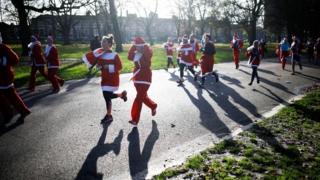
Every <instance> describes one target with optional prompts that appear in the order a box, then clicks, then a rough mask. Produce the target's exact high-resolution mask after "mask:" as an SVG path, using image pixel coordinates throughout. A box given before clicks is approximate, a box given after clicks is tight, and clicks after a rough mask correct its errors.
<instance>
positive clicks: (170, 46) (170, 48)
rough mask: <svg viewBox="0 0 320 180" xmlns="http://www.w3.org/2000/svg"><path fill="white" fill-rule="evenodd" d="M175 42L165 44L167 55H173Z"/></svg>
mask: <svg viewBox="0 0 320 180" xmlns="http://www.w3.org/2000/svg"><path fill="white" fill-rule="evenodd" d="M173 48H174V47H173V43H170V42H167V43H165V44H164V49H165V50H166V54H167V57H172V56H173Z"/></svg>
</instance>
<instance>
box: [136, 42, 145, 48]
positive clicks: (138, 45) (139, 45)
mask: <svg viewBox="0 0 320 180" xmlns="http://www.w3.org/2000/svg"><path fill="white" fill-rule="evenodd" d="M133 45H134V46H137V47H142V46H144V45H146V44H145V43H144V44H133Z"/></svg>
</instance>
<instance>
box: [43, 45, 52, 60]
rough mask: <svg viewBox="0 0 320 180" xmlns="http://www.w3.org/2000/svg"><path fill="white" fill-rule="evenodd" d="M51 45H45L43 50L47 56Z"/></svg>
mask: <svg viewBox="0 0 320 180" xmlns="http://www.w3.org/2000/svg"><path fill="white" fill-rule="evenodd" d="M51 48H52V46H49V45H47V46H46V48H45V50H44V54H45V56H46V57H48V56H49V53H50V50H51Z"/></svg>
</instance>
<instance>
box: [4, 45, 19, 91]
mask: <svg viewBox="0 0 320 180" xmlns="http://www.w3.org/2000/svg"><path fill="white" fill-rule="evenodd" d="M18 62H19V57H18V56H17V54H16V53H15V52H14V51H13V50H12V49H11V48H10V47H9V46H7V45H5V44H0V89H8V88H10V87H12V86H13V80H14V70H13V66H15V65H16V64H17V63H18Z"/></svg>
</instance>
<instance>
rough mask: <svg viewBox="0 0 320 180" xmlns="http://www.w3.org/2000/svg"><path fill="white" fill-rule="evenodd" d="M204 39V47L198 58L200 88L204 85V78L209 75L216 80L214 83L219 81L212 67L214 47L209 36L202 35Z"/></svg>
mask: <svg viewBox="0 0 320 180" xmlns="http://www.w3.org/2000/svg"><path fill="white" fill-rule="evenodd" d="M203 39H204V44H203V45H204V47H202V48H201V51H202V56H201V58H200V67H201V72H202V76H201V86H203V85H204V82H205V79H206V76H207V75H209V74H211V75H214V76H215V78H216V82H218V81H219V76H218V74H217V73H216V72H213V71H212V70H213V65H214V55H215V54H216V48H215V45H214V43H213V41H212V39H211V36H210V34H207V33H205V34H204V35H203Z"/></svg>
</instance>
